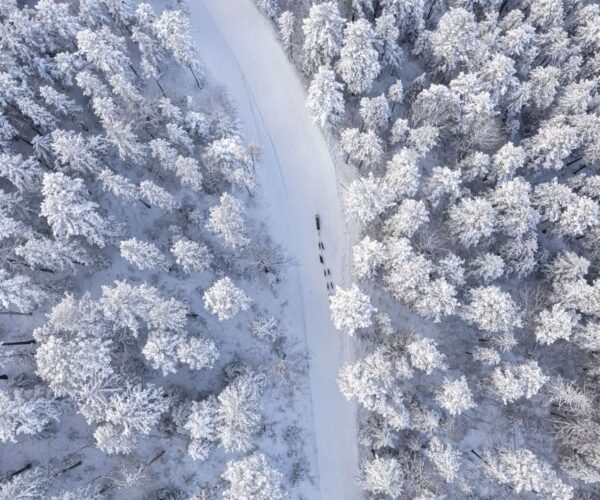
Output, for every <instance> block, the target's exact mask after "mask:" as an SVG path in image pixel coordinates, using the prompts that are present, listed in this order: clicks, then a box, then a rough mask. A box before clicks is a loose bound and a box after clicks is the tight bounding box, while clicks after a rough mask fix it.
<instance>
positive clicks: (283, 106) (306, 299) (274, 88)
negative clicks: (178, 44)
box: [189, 0, 362, 500]
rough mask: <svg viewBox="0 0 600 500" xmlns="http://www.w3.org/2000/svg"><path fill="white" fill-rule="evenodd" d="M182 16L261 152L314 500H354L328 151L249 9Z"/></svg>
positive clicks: (336, 214) (346, 348)
mask: <svg viewBox="0 0 600 500" xmlns="http://www.w3.org/2000/svg"><path fill="white" fill-rule="evenodd" d="M189 8H190V15H191V20H192V29H193V32H194V36H195V38H196V41H197V43H198V45H199V47H200V50H201V55H202V58H203V59H204V60H205V61H206V63H207V67H208V68H209V70H210V73H211V76H212V77H214V78H215V79H216V80H217V81H219V82H220V83H222V84H223V85H224V86H225V87H226V88H227V92H228V94H229V97H230V99H231V100H232V101H233V102H234V104H235V106H236V110H237V113H238V116H239V118H240V120H241V122H242V125H243V128H244V134H245V138H246V140H247V141H249V142H250V141H253V142H256V143H257V144H258V145H259V146H260V147H261V149H262V152H263V160H262V162H261V164H260V166H259V167H258V168H257V177H258V181H259V185H260V191H261V203H264V204H265V205H266V211H267V213H268V216H269V224H270V226H269V231H270V233H271V234H272V235H273V237H274V239H275V240H276V241H277V242H278V243H280V244H281V245H282V246H283V247H284V248H285V250H286V251H287V253H288V255H290V256H291V258H292V260H293V263H294V264H293V266H292V269H291V271H290V273H289V275H288V277H287V278H288V282H287V283H286V286H285V290H284V291H283V295H287V296H286V297H284V298H285V299H286V300H287V301H288V306H287V307H286V318H284V323H286V326H287V328H294V329H299V328H301V329H303V330H304V331H303V332H300V335H301V336H302V335H304V336H305V338H306V343H307V346H308V350H309V355H310V389H311V399H312V412H311V410H310V409H308V408H307V409H306V415H307V418H310V416H311V415H312V420H313V422H312V427H313V429H314V435H315V440H316V443H315V445H316V450H317V461H318V474H319V490H320V493H321V498H322V499H323V500H353V499H357V498H361V497H362V494H361V492H360V488H359V486H358V484H357V472H358V450H357V441H356V440H357V433H356V407H355V405H353V404H351V403H349V402H348V401H346V400H345V399H344V397H343V396H342V395H341V394H340V392H339V390H338V388H337V385H336V379H337V374H338V370H339V367H340V365H341V364H342V363H343V362H345V361H350V360H352V359H353V350H352V345H351V343H350V341H349V339H348V338H347V336H345V335H342V334H341V333H340V332H338V331H336V330H335V329H334V327H333V325H332V323H331V320H330V317H329V307H328V290H327V288H326V282H327V280H326V278H325V277H324V274H323V271H324V268H323V266H322V264H321V263H320V262H319V253H320V250H319V245H318V243H319V241H322V242H323V244H324V246H325V250H324V251H322V254H323V258H324V260H325V267H326V268H329V269H330V270H331V277H330V278H328V279H329V280H330V281H333V282H334V283H336V284H338V285H342V286H347V285H348V284H349V281H350V276H349V245H348V241H347V231H346V226H345V222H344V217H343V214H342V209H341V206H342V205H341V199H340V196H339V192H338V181H337V177H336V172H335V168H334V165H333V162H332V160H331V158H330V155H329V151H328V148H327V144H326V142H325V140H324V138H323V136H322V134H321V132H320V130H319V129H318V127H317V126H316V125H314V124H313V122H312V120H311V118H310V116H309V115H308V112H307V111H306V107H305V91H304V88H303V86H302V83H301V80H300V78H299V75H298V74H297V73H296V70H295V68H294V67H293V66H292V64H291V63H290V62H289V60H288V58H287V56H286V54H285V53H284V52H283V50H282V49H281V47H280V45H279V42H278V40H277V39H276V34H275V32H274V30H273V28H272V26H271V25H270V24H269V23H268V21H267V20H266V19H265V18H264V17H263V16H262V14H261V13H260V12H259V11H258V10H257V9H256V7H255V6H254V5H253V4H252V3H251V2H250V1H249V0H192V1H191V2H189ZM317 213H318V214H320V219H321V231H320V235H319V233H317V230H316V227H315V214H317ZM319 237H320V239H319ZM308 424H309V425H308V426H309V427H311V425H310V422H309V423H308Z"/></svg>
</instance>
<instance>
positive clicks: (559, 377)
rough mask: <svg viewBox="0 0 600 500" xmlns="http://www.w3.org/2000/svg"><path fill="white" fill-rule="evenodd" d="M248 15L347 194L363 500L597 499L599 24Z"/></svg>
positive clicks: (401, 0)
mask: <svg viewBox="0 0 600 500" xmlns="http://www.w3.org/2000/svg"><path fill="white" fill-rule="evenodd" d="M256 3H257V4H258V6H259V7H260V8H262V10H263V11H264V13H265V14H266V15H267V16H268V17H269V18H271V19H272V21H273V23H274V25H275V26H276V28H277V29H278V30H279V35H280V39H281V43H282V45H283V47H284V48H285V50H287V52H288V54H289V56H290V58H291V59H292V60H293V61H294V63H295V64H296V65H297V67H298V69H299V70H300V71H301V72H302V74H303V75H304V77H305V78H306V85H307V89H308V90H307V92H308V100H307V106H308V109H309V110H310V111H311V113H312V114H313V116H314V119H315V121H316V122H318V123H319V124H320V126H321V127H323V129H324V130H325V131H326V132H327V133H328V135H329V137H330V139H331V145H332V148H333V149H339V150H340V152H341V154H343V160H342V163H343V162H345V163H346V164H347V165H348V167H349V168H350V169H351V170H352V172H353V174H354V177H355V180H354V181H353V182H352V183H351V184H350V185H349V186H348V187H347V192H346V193H345V195H346V196H345V198H346V213H347V217H348V221H349V223H350V227H351V228H354V229H355V230H356V233H357V236H356V244H355V246H354V248H353V255H352V264H353V273H354V278H355V284H353V285H352V286H351V287H349V288H347V289H342V288H337V290H336V292H335V294H334V295H333V296H332V297H331V313H332V319H333V321H334V323H335V325H336V327H337V328H339V329H340V330H342V332H343V334H344V335H352V336H354V337H355V338H358V339H359V343H360V346H361V348H360V350H361V352H362V354H361V356H360V359H359V360H357V361H356V362H355V363H352V364H348V365H346V366H345V367H344V368H343V369H342V371H341V373H340V374H339V387H340V389H341V391H342V392H343V393H344V394H345V395H346V396H347V397H348V398H349V399H352V400H355V401H357V402H358V403H359V404H360V406H361V407H362V408H363V410H364V411H363V412H362V416H361V429H362V430H361V436H360V442H361V445H362V452H361V455H362V473H361V478H360V480H361V481H362V483H363V486H364V488H365V490H366V491H367V492H369V493H370V494H371V495H372V496H373V497H374V498H381V497H392V498H442V497H444V498H469V497H473V498H515V497H516V496H519V497H520V498H521V497H522V495H524V496H523V498H530V497H537V498H557V499H559V498H560V499H568V498H597V497H598V495H599V494H600V490H598V483H599V482H600V422H599V421H598V409H599V408H598V382H599V377H600V364H599V363H600V328H599V323H598V317H599V316H600V301H599V300H600V299H599V297H600V295H599V290H600V279H598V256H599V254H598V248H599V244H600V205H599V202H600V177H599V176H598V175H597V168H598V167H599V166H600V116H599V104H600V96H599V95H598V90H599V89H598V83H599V78H600V50H599V49H600V6H599V5H598V4H596V3H593V2H586V1H579V0H523V1H519V0H504V1H496V0H482V1H471V0H456V1H453V0H448V1H446V0H351V1H350V0H348V1H346V0H340V1H339V2H335V1H322V2H305V3H304V4H302V5H301V4H300V2H293V1H285V0H281V1H280V2H278V1H277V0H257V1H256ZM342 167H343V165H342Z"/></svg>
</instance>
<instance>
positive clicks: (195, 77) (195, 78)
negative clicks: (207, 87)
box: [188, 65, 200, 88]
mask: <svg viewBox="0 0 600 500" xmlns="http://www.w3.org/2000/svg"><path fill="white" fill-rule="evenodd" d="M188 68H190V71H191V72H192V75H193V76H194V80H196V85H198V88H200V82H199V81H198V77H197V76H196V73H194V70H193V69H192V67H191V66H189V65H188Z"/></svg>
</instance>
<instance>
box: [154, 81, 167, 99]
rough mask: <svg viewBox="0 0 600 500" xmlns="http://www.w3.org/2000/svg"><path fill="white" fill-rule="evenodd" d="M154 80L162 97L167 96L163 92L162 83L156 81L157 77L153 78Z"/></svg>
mask: <svg viewBox="0 0 600 500" xmlns="http://www.w3.org/2000/svg"><path fill="white" fill-rule="evenodd" d="M154 81H155V82H156V85H158V88H159V89H160V91H161V93H162V95H163V97H167V94H165V89H163V88H162V85H161V84H160V82H159V81H158V78H155V79H154Z"/></svg>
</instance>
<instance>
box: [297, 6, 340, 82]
mask: <svg viewBox="0 0 600 500" xmlns="http://www.w3.org/2000/svg"><path fill="white" fill-rule="evenodd" d="M343 26H344V20H343V19H342V17H341V16H340V13H339V9H338V6H337V3H336V2H323V3H319V4H314V5H312V6H311V8H310V11H309V13H308V16H307V17H306V18H305V19H304V20H303V21H302V31H303V33H304V44H303V46H302V53H303V56H304V65H305V68H306V71H307V73H309V74H312V73H314V72H315V71H316V70H317V68H319V67H321V66H323V65H325V66H330V65H331V63H333V61H334V59H335V57H336V56H337V55H338V54H339V52H340V48H341V45H342V27H343Z"/></svg>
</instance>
